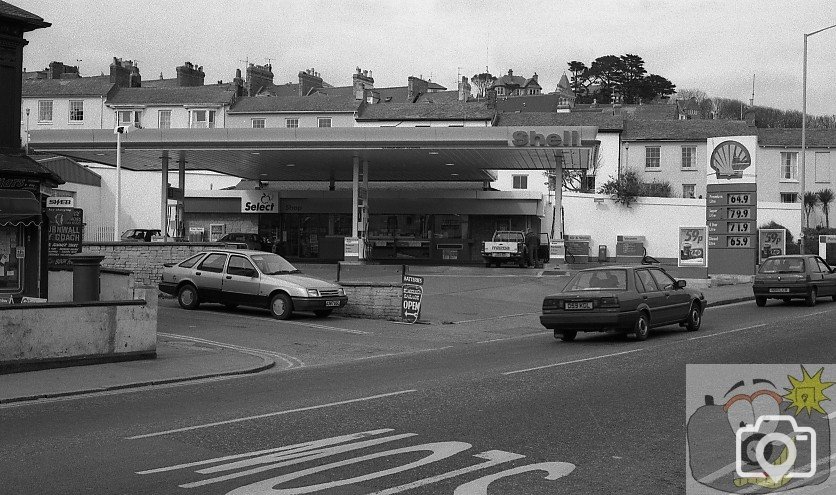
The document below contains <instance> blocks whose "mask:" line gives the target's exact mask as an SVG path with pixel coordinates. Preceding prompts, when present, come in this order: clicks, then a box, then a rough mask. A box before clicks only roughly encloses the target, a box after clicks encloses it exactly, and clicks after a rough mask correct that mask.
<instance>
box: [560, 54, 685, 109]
mask: <svg viewBox="0 0 836 495" xmlns="http://www.w3.org/2000/svg"><path fill="white" fill-rule="evenodd" d="M569 71H570V72H571V73H572V81H571V83H572V91H574V93H575V97H576V100H575V101H576V102H577V103H590V102H592V101H593V100H594V101H597V102H598V103H609V102H611V101H612V98H613V95H614V94H619V95H621V98H622V101H623V102H624V103H640V102H650V101H652V100H654V99H656V98H657V97H662V98H667V97H668V96H670V95H671V94H673V93H674V91H675V89H676V86H675V85H674V84H673V83H672V82H671V81H669V80H667V79H666V78H664V77H662V76H659V75H656V74H649V75H648V74H647V70H646V69H645V68H644V60H643V59H642V58H641V57H640V56H638V55H634V54H631V53H628V54H626V55H621V56H616V55H604V56H602V57H598V58H596V59H595V60H593V61H592V64H591V65H590V66H589V68H587V67H586V65H584V63H583V62H579V61H577V60H575V61H572V62H569ZM593 88H594V90H593Z"/></svg>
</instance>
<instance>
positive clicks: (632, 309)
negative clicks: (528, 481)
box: [540, 266, 706, 341]
mask: <svg viewBox="0 0 836 495" xmlns="http://www.w3.org/2000/svg"><path fill="white" fill-rule="evenodd" d="M685 286H686V282H685V281H684V280H674V279H673V278H672V277H671V276H670V275H668V274H667V272H665V270H663V269H662V268H659V267H649V266H636V267H632V266H614V267H606V268H591V269H588V270H582V271H580V272H578V273H577V274H576V275H575V276H574V277H572V279H571V280H570V281H569V283H568V284H567V285H566V287H565V288H564V289H563V291H562V292H559V293H557V294H553V295H550V296H547V297H546V298H545V299H544V300H543V314H542V315H541V316H540V323H541V324H542V325H543V326H544V327H546V328H549V329H551V330H554V337H555V338H559V339H562V340H564V341H571V340H574V339H575V336H576V335H577V333H578V332H602V331H608V330H616V331H621V332H627V333H633V334H635V336H636V338H637V339H638V340H645V339H646V338H647V337H648V335H649V333H650V329H651V328H654V327H661V326H664V325H670V324H673V323H679V325H680V326H684V327H686V328H687V329H688V330H690V331H695V330H699V328H700V325H701V324H702V314H703V311H705V305H706V301H705V296H704V295H703V293H702V292H700V291H697V290H690V289H686V288H685Z"/></svg>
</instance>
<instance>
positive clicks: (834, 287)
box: [816, 257, 836, 296]
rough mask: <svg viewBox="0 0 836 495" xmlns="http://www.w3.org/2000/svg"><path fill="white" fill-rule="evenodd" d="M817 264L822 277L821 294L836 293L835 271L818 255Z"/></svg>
mask: <svg viewBox="0 0 836 495" xmlns="http://www.w3.org/2000/svg"><path fill="white" fill-rule="evenodd" d="M816 264H817V265H818V269H819V271H820V272H821V277H822V282H821V288H820V289H819V294H820V295H827V296H833V295H836V273H833V272H832V271H831V268H830V266H829V265H828V264H827V263H826V262H825V261H824V260H823V259H821V258H819V257H816Z"/></svg>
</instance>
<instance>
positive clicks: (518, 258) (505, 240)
mask: <svg viewBox="0 0 836 495" xmlns="http://www.w3.org/2000/svg"><path fill="white" fill-rule="evenodd" d="M527 257H528V251H527V249H526V247H525V233H523V232H520V231H514V230H497V231H496V232H494V233H493V237H492V238H491V240H490V241H483V242H482V258H484V259H485V266H488V267H489V266H491V265H492V264H493V265H496V266H499V265H501V264H502V263H516V264H517V265H518V266H520V267H525V265H526V260H527Z"/></svg>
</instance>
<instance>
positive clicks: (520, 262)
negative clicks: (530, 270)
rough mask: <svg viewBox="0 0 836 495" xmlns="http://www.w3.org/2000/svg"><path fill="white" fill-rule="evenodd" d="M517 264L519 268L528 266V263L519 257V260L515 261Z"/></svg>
mask: <svg viewBox="0 0 836 495" xmlns="http://www.w3.org/2000/svg"><path fill="white" fill-rule="evenodd" d="M517 266H518V267H520V268H525V267H526V266H528V263H526V262H525V259H523V258H521V259H520V260H519V261H517Z"/></svg>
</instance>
